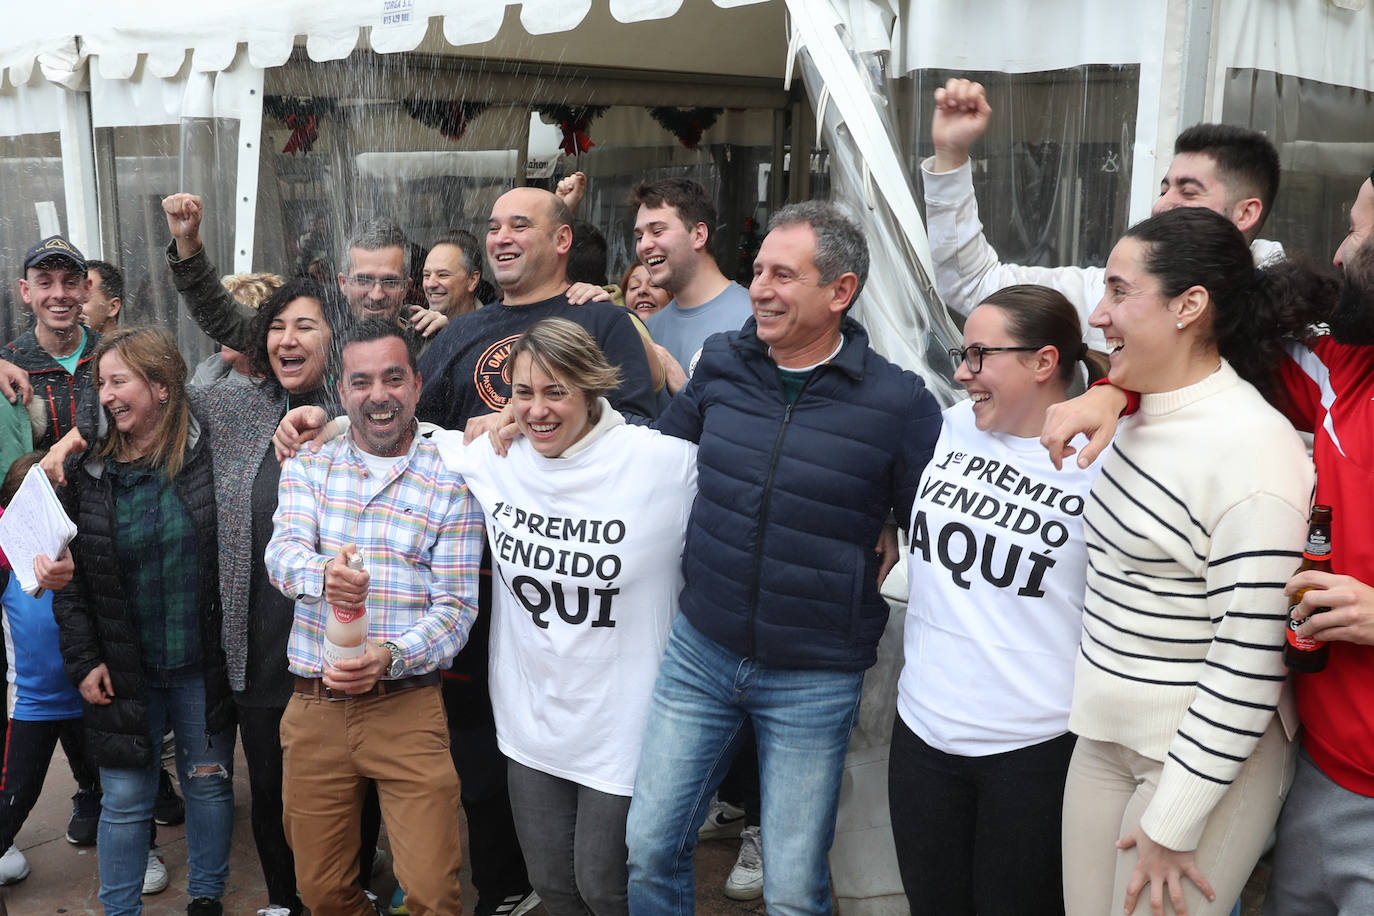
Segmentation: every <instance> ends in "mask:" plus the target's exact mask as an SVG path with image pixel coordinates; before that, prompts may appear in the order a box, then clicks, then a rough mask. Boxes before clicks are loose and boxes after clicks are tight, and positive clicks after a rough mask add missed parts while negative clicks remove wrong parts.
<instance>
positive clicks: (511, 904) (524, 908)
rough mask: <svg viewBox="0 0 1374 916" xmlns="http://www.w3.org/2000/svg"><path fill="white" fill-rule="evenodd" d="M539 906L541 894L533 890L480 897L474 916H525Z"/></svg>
mask: <svg viewBox="0 0 1374 916" xmlns="http://www.w3.org/2000/svg"><path fill="white" fill-rule="evenodd" d="M537 906H539V895H538V894H536V893H535V892H534V891H532V890H528V891H523V892H521V893H517V894H507V895H506V896H504V897H478V898H477V909H476V910H474V911H473V914H472V916H524V914H525V913H528V912H529V911H530V910H532V909H534V908H535V907H537Z"/></svg>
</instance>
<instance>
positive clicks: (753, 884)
mask: <svg viewBox="0 0 1374 916" xmlns="http://www.w3.org/2000/svg"><path fill="white" fill-rule="evenodd" d="M739 839H740V844H739V858H738V859H736V860H735V867H734V868H732V869H730V877H728V878H726V879H725V896H727V897H729V898H730V899H731V900H757V899H759V898H760V897H762V896H763V842H762V840H761V839H760V837H759V828H757V827H745V828H744V829H743V830H741V831H740V835H739Z"/></svg>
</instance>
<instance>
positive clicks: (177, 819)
mask: <svg viewBox="0 0 1374 916" xmlns="http://www.w3.org/2000/svg"><path fill="white" fill-rule="evenodd" d="M185 820H186V803H185V802H183V801H182V800H181V797H180V796H178V795H177V790H176V789H175V788H174V787H173V786H172V774H171V773H168V772H167V771H166V770H163V771H162V775H161V776H159V777H158V778H157V800H156V801H154V802H153V821H154V822H155V823H158V824H161V825H162V826H164V827H167V826H175V825H176V824H180V823H182V822H183V821H185Z"/></svg>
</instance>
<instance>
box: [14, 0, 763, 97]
mask: <svg viewBox="0 0 1374 916" xmlns="http://www.w3.org/2000/svg"><path fill="white" fill-rule="evenodd" d="M13 18H14V19H16V20H17V21H16V22H14V23H13V24H12V25H13V27H12V28H11V29H9V30H7V34H6V35H5V36H4V37H3V38H0V68H3V69H4V70H5V71H6V77H7V81H8V82H9V83H10V84H11V85H20V84H23V83H26V82H28V81H29V79H30V76H31V74H32V70H33V68H34V66H35V64H38V65H41V66H42V67H43V71H44V75H46V76H48V78H49V79H58V78H60V77H61V76H62V75H63V71H64V69H65V70H66V71H67V72H69V73H70V72H72V71H75V70H76V69H77V67H78V66H79V62H80V58H81V57H83V56H88V55H89V56H93V57H95V58H97V60H98V64H97V66H98V68H99V72H100V75H102V76H103V77H105V78H106V79H125V78H128V77H129V76H130V75H132V74H133V73H134V70H135V68H136V67H137V65H138V63H139V58H140V57H143V58H145V66H146V67H147V70H148V72H149V73H150V74H151V75H154V76H160V77H170V76H173V75H175V74H176V73H178V72H179V71H180V70H181V69H182V66H183V64H184V62H185V57H186V53H187V52H188V51H189V52H191V54H192V59H191V66H192V68H193V69H194V70H196V71H200V72H216V71H220V70H224V69H227V68H228V67H229V66H230V65H231V64H232V63H233V62H234V59H235V55H236V53H237V51H238V46H239V45H240V43H242V44H244V45H245V46H246V48H247V63H248V64H249V65H251V66H253V67H258V68H269V67H277V66H280V65H282V64H284V63H286V61H287V60H288V59H289V58H290V57H291V54H292V52H293V50H294V49H295V48H296V46H297V45H302V46H304V49H305V52H306V54H308V56H309V58H310V59H311V60H314V61H331V60H340V59H343V58H346V57H347V56H348V55H349V54H351V53H352V52H353V51H354V50H356V49H359V48H360V47H361V48H367V49H371V50H374V51H377V52H381V53H391V52H398V51H417V50H418V51H421V52H429V53H434V54H443V55H451V56H464V57H477V58H484V59H500V60H514V61H544V62H557V63H560V64H564V65H569V66H603V67H616V68H631V69H645V70H663V71H674V72H679V73H698V74H703V75H708V77H709V76H715V77H716V78H720V77H726V78H729V77H741V76H746V77H770V78H772V79H774V80H776V79H777V77H778V74H779V72H780V70H781V64H782V55H783V54H784V53H785V52H786V48H787V36H786V31H785V29H784V27H783V3H782V2H781V0H713V2H712V3H707V2H705V0H692V2H690V3H688V2H685V0H597V2H596V3H595V4H594V3H593V2H592V0H524V2H514V3H508V2H506V0H463V2H461V3H459V2H454V0H337V2H332V3H327V4H322V3H317V2H311V0H222V2H217V3H212V4H198V5H190V6H188V5H187V4H184V3H173V2H170V0H112V2H105V3H100V4H92V3H89V2H82V0H56V2H53V3H47V4H44V5H42V6H41V7H40V6H30V7H26V8H23V9H22V10H20V11H15V14H14V15H13ZM75 23H79V37H80V43H79V46H78V43H77V40H76V39H77V36H76V35H75V34H74V33H73V24H75ZM608 39H609V41H608Z"/></svg>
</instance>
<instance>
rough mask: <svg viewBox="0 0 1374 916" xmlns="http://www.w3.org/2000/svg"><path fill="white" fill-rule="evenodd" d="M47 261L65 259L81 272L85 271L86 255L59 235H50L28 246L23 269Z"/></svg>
mask: <svg viewBox="0 0 1374 916" xmlns="http://www.w3.org/2000/svg"><path fill="white" fill-rule="evenodd" d="M49 261H66V262H68V263H70V264H72V265H73V266H74V267H76V269H77V270H79V271H81V272H82V273H83V274H84V273H85V272H86V256H85V255H83V254H82V253H81V252H80V251H78V250H77V247H76V246H75V245H73V244H72V243H71V242H69V241H67V240H66V239H64V238H63V237H62V236H60V235H50V236H48V237H47V238H45V239H44V240H43V241H41V242H39V243H38V244H37V245H34V246H33V247H32V248H30V249H29V253H28V254H26V255H24V270H26V271H27V270H28V269H29V268H31V267H37V266H38V265H39V264H46V263H47V262H49Z"/></svg>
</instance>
